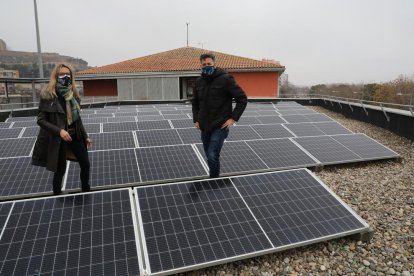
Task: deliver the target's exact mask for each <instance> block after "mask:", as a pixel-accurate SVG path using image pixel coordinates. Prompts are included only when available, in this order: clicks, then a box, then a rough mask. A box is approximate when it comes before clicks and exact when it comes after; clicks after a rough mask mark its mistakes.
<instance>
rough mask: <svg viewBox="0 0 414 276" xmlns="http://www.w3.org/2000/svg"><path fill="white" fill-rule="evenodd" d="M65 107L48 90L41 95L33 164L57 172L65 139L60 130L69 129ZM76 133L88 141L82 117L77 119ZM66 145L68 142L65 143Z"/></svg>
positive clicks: (79, 137)
mask: <svg viewBox="0 0 414 276" xmlns="http://www.w3.org/2000/svg"><path fill="white" fill-rule="evenodd" d="M64 108H65V107H62V105H61V104H60V102H59V100H58V98H57V97H53V96H51V95H50V94H49V93H47V92H42V93H41V95H40V103H39V111H38V115H37V124H38V125H39V126H40V131H39V135H38V136H37V140H36V143H35V146H34V149H33V156H32V165H35V166H41V167H46V169H48V170H50V171H52V172H56V170H57V163H58V155H59V147H60V144H61V142H62V141H63V140H62V138H61V137H60V130H61V129H65V130H66V129H67V121H66V112H65V109H64ZM76 134H77V135H78V137H76V138H78V139H82V140H83V141H85V143H86V138H87V137H88V135H87V133H86V131H85V128H84V126H83V123H82V119H81V118H79V120H77V121H76ZM63 145H64V146H66V143H63Z"/></svg>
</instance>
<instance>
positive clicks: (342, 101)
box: [0, 94, 414, 120]
mask: <svg viewBox="0 0 414 276" xmlns="http://www.w3.org/2000/svg"><path fill="white" fill-rule="evenodd" d="M276 99H278V98H276ZM279 99H284V100H287V99H292V100H294V99H301V100H323V101H324V102H325V103H330V104H332V105H333V102H336V103H338V104H339V106H340V108H343V107H342V105H348V106H349V107H350V109H351V110H352V111H353V106H355V105H360V106H361V107H362V108H363V109H364V111H365V113H366V114H367V115H368V110H367V108H366V107H367V105H369V106H377V107H378V108H379V109H381V110H382V111H383V112H384V115H385V117H387V120H388V119H389V118H388V115H387V112H389V111H390V110H389V109H395V110H403V111H409V112H410V114H411V116H412V117H414V110H413V109H414V106H412V105H404V104H397V103H389V102H377V101H368V100H362V99H357V98H345V97H337V96H331V95H323V94H313V95H303V94H302V95H298V94H284V95H283V98H279ZM122 100H123V99H120V98H119V97H118V96H102V97H82V102H81V103H82V106H84V107H85V106H88V105H90V106H89V107H91V106H92V105H93V104H102V103H104V104H106V103H109V102H118V101H122ZM38 106H39V103H38V102H19V103H4V104H0V111H11V113H13V111H16V110H20V109H29V108H37V107H38ZM11 116H13V114H11Z"/></svg>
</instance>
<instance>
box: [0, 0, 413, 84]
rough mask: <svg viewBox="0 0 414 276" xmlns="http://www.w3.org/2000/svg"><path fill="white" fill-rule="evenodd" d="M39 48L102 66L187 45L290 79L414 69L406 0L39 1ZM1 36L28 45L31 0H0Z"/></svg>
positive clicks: (31, 40) (19, 47)
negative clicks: (274, 65)
mask: <svg viewBox="0 0 414 276" xmlns="http://www.w3.org/2000/svg"><path fill="white" fill-rule="evenodd" d="M37 7H38V13H39V21H40V35H41V44H42V51H43V52H57V53H60V54H62V55H70V56H73V57H78V58H82V59H84V60H86V61H88V63H89V65H91V66H101V65H106V64H110V63H115V62H119V61H123V60H127V59H132V58H136V57H140V56H144V55H148V54H153V53H158V52H161V51H167V50H171V49H175V48H179V47H184V46H186V24H185V23H186V22H190V25H189V30H190V35H189V40H190V46H194V47H200V48H201V44H199V43H203V44H204V45H203V46H204V48H205V49H209V50H215V51H219V52H224V53H229V54H235V55H239V56H244V57H250V58H255V59H262V58H271V59H275V60H279V61H280V62H281V63H282V64H283V65H285V66H286V69H287V70H286V71H285V73H287V74H288V75H289V81H290V82H292V83H293V84H296V85H313V84H319V83H346V82H347V83H349V82H351V83H367V82H385V81H389V80H393V79H395V78H397V77H398V75H400V74H404V75H408V76H410V77H411V76H413V75H414V50H413V49H414V35H413V34H414V16H413V15H414V1H412V0H394V1H389V0H387V1H386V0H346V1H345V0H288V1H287V0H284V1H279V0H250V1H246V0H227V1H224V0H208V1H199V0H175V1H173V0H151V1H149V0H117V1H115V0H70V1H67V0H66V1H63V0H37ZM0 38H2V39H3V40H5V41H6V43H7V45H8V46H9V48H10V49H11V50H15V51H36V50H37V49H36V33H35V25H34V11H33V0H0Z"/></svg>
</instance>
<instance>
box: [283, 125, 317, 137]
mask: <svg viewBox="0 0 414 276" xmlns="http://www.w3.org/2000/svg"><path fill="white" fill-rule="evenodd" d="M285 127H287V128H288V129H289V130H290V131H292V132H293V133H295V135H296V136H298V137H304V136H322V135H325V133H324V132H323V131H322V130H320V129H319V128H318V127H316V126H315V125H314V124H313V123H296V124H285Z"/></svg>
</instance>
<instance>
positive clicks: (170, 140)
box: [136, 129, 183, 147]
mask: <svg viewBox="0 0 414 276" xmlns="http://www.w3.org/2000/svg"><path fill="white" fill-rule="evenodd" d="M136 133H137V138H138V144H139V147H154V146H166V145H180V144H182V143H183V142H182V141H181V138H180V136H179V135H178V133H177V130H175V129H157V130H141V131H137V132H136Z"/></svg>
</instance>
